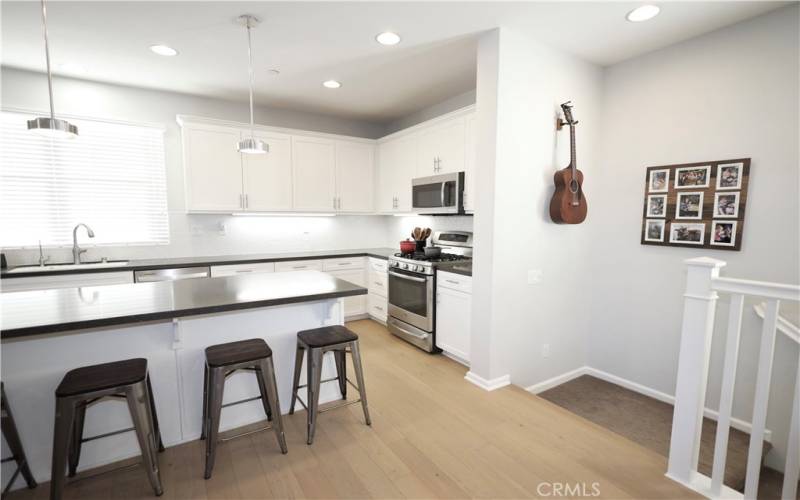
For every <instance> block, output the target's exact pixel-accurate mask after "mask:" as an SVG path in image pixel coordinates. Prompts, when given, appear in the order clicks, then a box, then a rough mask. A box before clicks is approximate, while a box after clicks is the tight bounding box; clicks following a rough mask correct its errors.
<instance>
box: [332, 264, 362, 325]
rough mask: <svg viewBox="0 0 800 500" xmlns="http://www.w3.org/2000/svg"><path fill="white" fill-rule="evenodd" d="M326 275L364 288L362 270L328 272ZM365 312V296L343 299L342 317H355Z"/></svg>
mask: <svg viewBox="0 0 800 500" xmlns="http://www.w3.org/2000/svg"><path fill="white" fill-rule="evenodd" d="M328 274H330V275H331V276H335V277H337V278H339V279H341V280H344V281H349V282H350V283H352V284H354V285H358V286H366V283H364V281H365V278H364V270H363V269H355V270H349V271H329V272H328ZM366 312H367V298H366V295H356V296H355V297H345V298H344V315H345V317H351V316H357V315H359V314H364V313H366Z"/></svg>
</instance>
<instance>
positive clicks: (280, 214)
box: [231, 212, 336, 217]
mask: <svg viewBox="0 0 800 500" xmlns="http://www.w3.org/2000/svg"><path fill="white" fill-rule="evenodd" d="M231 215H235V216H236V217H335V216H336V214H330V213H296V212H293V213H283V212H234V213H232V214H231Z"/></svg>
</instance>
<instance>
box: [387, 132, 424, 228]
mask: <svg viewBox="0 0 800 500" xmlns="http://www.w3.org/2000/svg"><path fill="white" fill-rule="evenodd" d="M380 147H381V149H380V168H379V174H378V175H379V180H378V182H379V187H378V192H379V193H380V194H379V196H380V200H379V202H378V210H379V211H381V212H409V211H411V179H412V178H413V177H414V175H415V172H416V171H415V167H414V166H415V164H416V158H417V137H416V136H415V135H411V136H405V137H400V138H398V139H393V140H391V141H388V142H385V143H383V144H381V146H380Z"/></svg>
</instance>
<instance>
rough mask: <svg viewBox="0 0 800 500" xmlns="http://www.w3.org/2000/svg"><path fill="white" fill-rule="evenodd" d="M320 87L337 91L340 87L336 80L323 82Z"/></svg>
mask: <svg viewBox="0 0 800 500" xmlns="http://www.w3.org/2000/svg"><path fill="white" fill-rule="evenodd" d="M322 86H323V87H325V88H328V89H338V88H339V87H341V86H342V84H341V83H339V82H337V81H336V80H325V81H324V82H322Z"/></svg>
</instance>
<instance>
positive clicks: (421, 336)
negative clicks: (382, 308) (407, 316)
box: [392, 322, 430, 340]
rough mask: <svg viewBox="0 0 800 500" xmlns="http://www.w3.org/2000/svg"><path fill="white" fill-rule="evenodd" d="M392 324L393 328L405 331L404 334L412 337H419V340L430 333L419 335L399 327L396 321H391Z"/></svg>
mask: <svg viewBox="0 0 800 500" xmlns="http://www.w3.org/2000/svg"><path fill="white" fill-rule="evenodd" d="M392 326H393V327H394V328H397V329H398V330H400V331H401V332H403V333H405V334H406V335H411V336H412V337H416V338H418V339H421V340H425V339H426V338H428V336H429V335H430V333H426V334H424V335H420V334H419V333H416V332H412V331H410V330H406V329H405V328H401V327H400V326H398V325H397V323H396V322H395V323H392Z"/></svg>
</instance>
